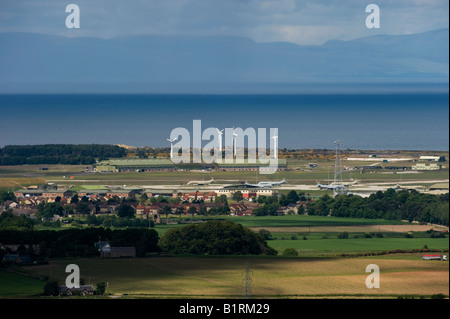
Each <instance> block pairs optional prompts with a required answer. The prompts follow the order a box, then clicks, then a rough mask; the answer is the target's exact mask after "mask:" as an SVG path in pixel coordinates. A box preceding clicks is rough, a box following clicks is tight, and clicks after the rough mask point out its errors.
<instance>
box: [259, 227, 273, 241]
mask: <svg viewBox="0 0 450 319" xmlns="http://www.w3.org/2000/svg"><path fill="white" fill-rule="evenodd" d="M258 233H259V234H260V235H261V236H262V237H263V238H264V240H272V234H271V233H270V231H268V230H267V229H261V230H260V231H259V232H258Z"/></svg>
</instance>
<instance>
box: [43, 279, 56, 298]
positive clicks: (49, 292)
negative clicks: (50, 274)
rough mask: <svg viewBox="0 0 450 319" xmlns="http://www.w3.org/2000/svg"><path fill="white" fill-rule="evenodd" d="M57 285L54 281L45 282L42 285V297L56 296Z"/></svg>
mask: <svg viewBox="0 0 450 319" xmlns="http://www.w3.org/2000/svg"><path fill="white" fill-rule="evenodd" d="M58 295H59V284H58V282H57V281H55V280H51V281H47V283H46V284H45V285H44V296H58Z"/></svg>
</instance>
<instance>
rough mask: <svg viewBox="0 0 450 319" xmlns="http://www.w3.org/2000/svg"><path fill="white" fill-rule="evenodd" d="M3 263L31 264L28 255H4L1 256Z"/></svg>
mask: <svg viewBox="0 0 450 319" xmlns="http://www.w3.org/2000/svg"><path fill="white" fill-rule="evenodd" d="M3 261H9V262H13V263H16V264H23V265H26V264H31V257H30V256H29V255H19V254H5V255H4V256H3Z"/></svg>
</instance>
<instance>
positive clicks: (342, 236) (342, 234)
mask: <svg viewBox="0 0 450 319" xmlns="http://www.w3.org/2000/svg"><path fill="white" fill-rule="evenodd" d="M338 238H339V239H348V232H346V231H345V232H343V233H340V234H339V235H338Z"/></svg>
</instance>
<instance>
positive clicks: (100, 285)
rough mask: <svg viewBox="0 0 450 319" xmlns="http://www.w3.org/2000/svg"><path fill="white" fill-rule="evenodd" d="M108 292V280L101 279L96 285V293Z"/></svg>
mask: <svg viewBox="0 0 450 319" xmlns="http://www.w3.org/2000/svg"><path fill="white" fill-rule="evenodd" d="M105 292H106V282H104V281H100V282H98V283H97V285H95V294H96V295H104V294H105Z"/></svg>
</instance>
